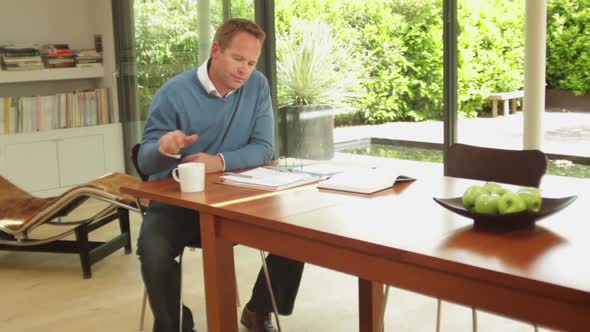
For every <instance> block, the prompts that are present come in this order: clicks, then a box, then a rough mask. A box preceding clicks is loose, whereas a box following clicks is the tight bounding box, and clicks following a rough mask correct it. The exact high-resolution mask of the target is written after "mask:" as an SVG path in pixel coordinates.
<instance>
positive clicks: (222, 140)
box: [138, 69, 274, 179]
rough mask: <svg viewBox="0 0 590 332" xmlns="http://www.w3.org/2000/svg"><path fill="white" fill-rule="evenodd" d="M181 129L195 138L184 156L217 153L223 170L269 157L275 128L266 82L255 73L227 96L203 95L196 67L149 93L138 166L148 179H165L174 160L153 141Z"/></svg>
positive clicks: (183, 153) (248, 164)
mask: <svg viewBox="0 0 590 332" xmlns="http://www.w3.org/2000/svg"><path fill="white" fill-rule="evenodd" d="M177 129H179V130H181V131H183V132H184V133H185V134H186V135H192V134H195V133H196V134H199V139H198V140H197V141H196V142H195V143H193V144H191V145H189V146H187V147H185V148H184V149H182V150H181V152H180V153H181V155H182V156H183V157H184V156H186V155H190V154H193V153H197V152H205V153H209V154H217V153H221V154H222V155H223V158H224V159H225V169H226V170H232V169H236V168H243V167H251V166H257V165H260V164H263V163H265V162H267V161H269V160H270V159H271V158H272V155H273V143H274V128H273V114H272V105H271V99H270V89H269V87H268V82H267V81H266V78H265V77H264V76H263V75H262V74H261V73H260V72H258V71H254V72H253V73H252V75H251V76H250V78H249V79H248V80H247V81H246V83H245V84H244V85H243V86H242V87H240V88H239V89H238V90H236V91H234V92H233V93H232V94H230V95H229V96H226V97H224V98H219V97H215V96H211V95H209V94H207V91H206V90H205V88H204V87H203V85H202V84H201V82H200V81H199V80H198V79H197V75H196V69H192V70H189V71H186V72H184V73H181V74H179V75H176V76H175V77H173V78H171V79H170V80H169V81H168V82H166V83H165V84H164V85H162V87H161V88H160V89H159V90H158V92H157V93H156V94H155V95H154V97H153V100H152V105H151V107H150V111H149V115H148V119H147V122H146V125H145V129H144V133H143V138H142V141H141V149H140V151H139V158H138V161H139V167H140V169H141V170H142V171H143V172H144V173H145V174H148V175H150V179H161V178H165V177H169V176H170V171H171V170H172V169H173V168H175V167H176V166H177V165H178V163H179V160H177V159H175V158H171V157H168V156H165V155H163V154H161V153H160V151H159V145H158V139H160V137H161V136H163V135H164V134H166V133H168V132H170V131H174V130H177Z"/></svg>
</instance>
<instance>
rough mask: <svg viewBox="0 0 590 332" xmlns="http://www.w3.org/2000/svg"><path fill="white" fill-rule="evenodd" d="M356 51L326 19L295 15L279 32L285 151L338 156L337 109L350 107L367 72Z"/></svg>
mask: <svg viewBox="0 0 590 332" xmlns="http://www.w3.org/2000/svg"><path fill="white" fill-rule="evenodd" d="M285 30H287V29H285ZM353 54H354V53H353V52H352V51H351V49H350V47H348V46H347V45H346V44H344V43H343V42H341V41H339V40H338V39H337V38H336V36H335V35H334V34H333V33H332V31H331V29H330V26H329V25H328V24H327V23H325V22H323V21H319V20H312V21H309V20H302V19H295V20H293V21H292V22H291V24H290V25H289V26H288V31H279V33H278V36H277V76H278V78H279V79H278V101H279V125H280V128H281V129H282V132H283V135H282V138H283V141H282V144H283V154H284V155H285V156H289V157H296V158H304V159H331V158H332V157H333V156H334V133H333V132H334V114H335V113H336V112H338V111H341V110H342V109H347V108H350V105H351V103H352V102H353V101H354V100H355V99H356V98H357V97H358V96H359V94H360V91H361V83H362V78H363V77H364V72H363V69H362V68H363V67H362V63H361V61H360V60H359V59H358V58H356V57H355V56H353Z"/></svg>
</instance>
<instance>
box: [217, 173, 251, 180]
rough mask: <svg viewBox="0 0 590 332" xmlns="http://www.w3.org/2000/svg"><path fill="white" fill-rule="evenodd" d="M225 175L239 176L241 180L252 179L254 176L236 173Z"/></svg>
mask: <svg viewBox="0 0 590 332" xmlns="http://www.w3.org/2000/svg"><path fill="white" fill-rule="evenodd" d="M223 175H230V176H238V177H241V178H248V179H251V178H252V175H248V174H242V173H234V172H225V173H223Z"/></svg>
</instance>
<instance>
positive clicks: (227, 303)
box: [201, 213, 238, 332]
mask: <svg viewBox="0 0 590 332" xmlns="http://www.w3.org/2000/svg"><path fill="white" fill-rule="evenodd" d="M218 222H219V220H216V219H215V217H214V216H212V215H210V214H206V213H201V242H202V245H203V268H204V270H205V298H206V303H207V331H209V332H237V331H238V320H237V315H236V283H235V281H234V275H235V271H234V252H233V244H232V243H231V242H229V241H225V240H222V239H219V238H218V237H217V232H216V230H217V228H218V226H219V224H218Z"/></svg>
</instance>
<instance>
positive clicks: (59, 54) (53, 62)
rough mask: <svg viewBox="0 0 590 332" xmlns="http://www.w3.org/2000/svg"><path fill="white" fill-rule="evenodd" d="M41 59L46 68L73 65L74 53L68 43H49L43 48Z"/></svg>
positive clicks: (74, 63)
mask: <svg viewBox="0 0 590 332" xmlns="http://www.w3.org/2000/svg"><path fill="white" fill-rule="evenodd" d="M43 59H44V60H45V64H46V66H47V68H67V67H74V66H75V65H76V62H75V54H74V52H73V51H72V50H71V49H70V48H69V46H68V44H50V45H47V46H45V48H44V50H43Z"/></svg>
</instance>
